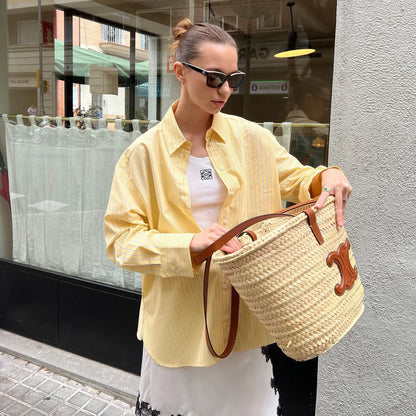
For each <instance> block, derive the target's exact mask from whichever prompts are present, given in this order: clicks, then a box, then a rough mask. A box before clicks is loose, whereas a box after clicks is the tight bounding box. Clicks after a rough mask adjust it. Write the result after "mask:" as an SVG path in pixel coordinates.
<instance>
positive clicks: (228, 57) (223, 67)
mask: <svg viewBox="0 0 416 416" xmlns="http://www.w3.org/2000/svg"><path fill="white" fill-rule="evenodd" d="M199 50H200V54H199V56H198V58H196V59H193V60H192V61H191V62H188V63H190V64H193V65H196V66H198V67H200V68H202V69H205V70H208V71H219V72H223V73H224V74H227V75H228V74H231V73H233V72H236V71H238V56H237V50H236V49H235V47H233V46H231V45H228V44H217V43H212V42H203V43H201V45H200V47H199ZM183 77H184V78H183V86H182V95H181V98H182V99H184V98H185V99H187V100H190V101H191V103H192V104H193V105H194V106H196V107H197V108H199V109H200V110H202V111H203V112H206V113H209V114H216V113H218V112H219V111H220V110H221V109H222V108H223V107H224V105H225V104H226V102H227V100H228V98H229V97H230V95H231V93H232V92H233V89H231V88H230V86H229V85H228V81H226V82H225V83H224V84H223V85H222V86H221V87H220V88H210V87H208V86H207V78H206V76H205V75H203V74H200V73H198V72H196V71H194V70H193V69H191V68H188V67H186V66H185V65H183Z"/></svg>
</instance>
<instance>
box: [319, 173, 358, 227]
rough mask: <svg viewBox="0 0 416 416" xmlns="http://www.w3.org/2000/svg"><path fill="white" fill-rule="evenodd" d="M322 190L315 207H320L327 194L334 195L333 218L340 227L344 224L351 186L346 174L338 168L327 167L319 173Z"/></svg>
mask: <svg viewBox="0 0 416 416" xmlns="http://www.w3.org/2000/svg"><path fill="white" fill-rule="evenodd" d="M321 186H322V192H321V195H320V196H319V198H318V200H317V201H316V204H315V207H316V208H318V209H319V208H322V206H323V205H324V203H325V201H326V200H327V198H328V196H329V195H334V196H335V218H336V222H337V224H338V225H339V226H340V227H343V226H344V224H345V205H346V203H347V200H348V198H349V197H350V195H351V192H352V187H351V185H350V183H349V182H348V179H347V178H346V176H345V175H344V174H343V173H342V171H340V170H338V169H327V170H325V171H323V172H322V174H321Z"/></svg>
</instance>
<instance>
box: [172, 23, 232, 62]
mask: <svg viewBox="0 0 416 416" xmlns="http://www.w3.org/2000/svg"><path fill="white" fill-rule="evenodd" d="M172 35H173V39H174V41H173V43H172V45H171V46H170V49H171V51H172V52H173V53H174V54H175V56H176V60H177V61H179V62H189V61H192V60H193V59H196V58H198V56H199V54H200V50H199V46H200V44H201V43H202V42H213V43H218V44H228V45H231V46H233V47H235V49H236V50H237V44H236V43H235V40H234V39H233V38H232V37H231V36H230V35H229V34H228V33H227V32H225V31H224V30H223V29H221V28H220V27H218V26H215V25H212V24H210V23H196V24H193V23H192V22H191V21H190V20H189V19H188V18H185V19H182V20H181V21H180V22H179V23H178V24H177V25H176V26H175V27H174V28H173V31H172Z"/></svg>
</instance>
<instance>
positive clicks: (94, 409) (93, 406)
mask: <svg viewBox="0 0 416 416" xmlns="http://www.w3.org/2000/svg"><path fill="white" fill-rule="evenodd" d="M106 406H107V403H106V402H105V401H103V400H100V399H96V398H93V399H92V400H91V401H90V402H88V403H87V404H86V405H85V406H84V407H83V410H87V411H89V412H91V413H94V414H98V413H100V412H101V410H103V409H104V408H105V407H106Z"/></svg>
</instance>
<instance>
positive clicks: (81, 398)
mask: <svg viewBox="0 0 416 416" xmlns="http://www.w3.org/2000/svg"><path fill="white" fill-rule="evenodd" d="M89 400H91V396H90V395H89V394H85V393H83V392H81V391H79V392H77V393H76V394H75V395H74V396H72V397H71V398H70V399H69V400H68V401H69V403H72V404H74V405H75V406H78V407H82V406H84V404H85V403H87V402H88V401H89Z"/></svg>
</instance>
